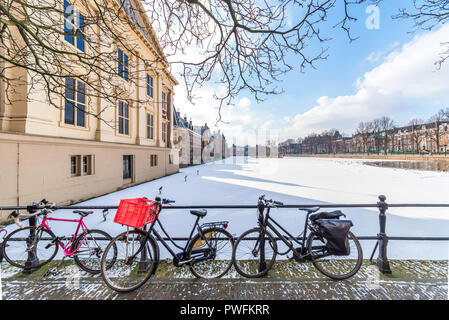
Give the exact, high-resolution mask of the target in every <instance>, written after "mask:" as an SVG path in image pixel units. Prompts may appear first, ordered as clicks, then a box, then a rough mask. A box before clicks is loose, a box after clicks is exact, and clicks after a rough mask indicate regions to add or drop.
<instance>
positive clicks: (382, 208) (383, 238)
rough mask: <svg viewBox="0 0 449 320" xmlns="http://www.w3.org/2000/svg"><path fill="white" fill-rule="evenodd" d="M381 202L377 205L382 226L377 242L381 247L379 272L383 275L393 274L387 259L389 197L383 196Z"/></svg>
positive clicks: (380, 197) (378, 259)
mask: <svg viewBox="0 0 449 320" xmlns="http://www.w3.org/2000/svg"><path fill="white" fill-rule="evenodd" d="M379 200H380V201H379V202H378V203H377V207H378V208H379V212H380V213H379V224H380V233H379V234H378V235H377V236H378V238H379V240H377V243H378V247H379V256H378V257H377V263H376V265H377V267H378V268H379V271H380V272H382V273H383V274H391V273H392V272H391V269H390V262H389V261H388V258H387V246H388V236H387V234H386V232H385V230H386V225H387V215H386V212H387V210H388V204H387V203H386V202H385V201H386V200H387V197H385V196H383V195H381V196H379Z"/></svg>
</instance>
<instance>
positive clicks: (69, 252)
mask: <svg viewBox="0 0 449 320" xmlns="http://www.w3.org/2000/svg"><path fill="white" fill-rule="evenodd" d="M47 221H63V222H77V223H78V226H77V228H76V232H75V235H74V236H73V239H72V240H69V241H68V242H67V244H66V245H64V243H62V242H61V241H60V240H58V241H57V243H58V245H59V246H60V247H61V249H62V250H63V251H64V255H65V256H66V257H71V256H73V255H74V254H75V253H76V252H77V251H78V249H79V248H80V247H81V245H82V244H83V243H84V241H85V240H86V239H83V241H82V242H81V243H80V244H79V246H78V248H73V245H74V240H76V239H77V238H78V232H79V231H80V229H82V230H83V233H84V234H85V233H86V231H87V226H86V224H85V223H84V222H83V218H81V219H80V220H72V219H56V218H47V217H44V219H43V220H42V223H41V226H42V227H44V228H45V229H46V230H47V231H48V232H50V234H51V235H52V236H53V237H55V238H57V236H56V235H55V234H54V233H53V231H51V228H50V226H49V225H48V224H47ZM80 234H81V233H80Z"/></svg>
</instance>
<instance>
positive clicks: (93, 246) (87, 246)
mask: <svg viewBox="0 0 449 320" xmlns="http://www.w3.org/2000/svg"><path fill="white" fill-rule="evenodd" d="M30 206H34V207H32V213H28V214H19V213H17V212H16V211H14V212H13V213H11V214H10V217H13V218H14V222H15V223H16V224H17V225H18V226H19V227H20V229H17V230H15V231H13V232H11V233H10V234H9V235H8V236H7V237H6V238H5V241H4V242H3V248H2V249H3V256H4V258H5V259H6V261H8V262H9V263H10V264H11V265H13V266H15V267H18V268H23V269H25V268H29V267H30V266H32V268H34V269H38V268H40V267H42V266H43V265H45V264H47V263H49V262H50V261H52V260H53V259H54V258H55V256H56V254H57V253H58V249H59V247H61V249H62V250H63V254H64V257H63V259H62V260H64V258H66V257H67V258H74V260H75V263H76V264H77V265H78V266H79V267H80V268H81V269H82V270H84V271H87V272H89V273H91V274H97V273H100V271H101V264H100V261H101V256H102V254H103V251H104V248H106V246H107V245H108V244H109V242H110V241H111V240H112V237H111V236H110V235H109V234H107V233H106V232H104V231H101V230H89V229H88V228H87V226H86V224H85V223H84V222H83V219H84V218H85V217H87V216H88V215H90V214H92V213H93V211H81V210H75V211H73V212H74V213H77V214H79V215H80V219H79V220H76V219H59V218H49V217H47V215H48V214H50V213H52V212H53V211H52V210H51V208H52V207H54V206H55V203H54V202H48V201H46V200H45V199H44V200H42V201H41V202H40V203H39V204H37V203H34V204H32V205H30ZM30 206H28V208H30ZM37 215H43V216H44V218H43V219H42V222H41V223H40V225H39V226H37V227H33V226H30V227H23V226H22V225H21V224H20V218H31V217H34V216H37ZM49 221H59V222H71V223H77V227H76V231H75V233H74V234H73V235H72V236H71V237H68V238H66V237H59V236H57V235H55V234H54V233H53V231H52V230H51V228H50V226H49V225H48V222H49ZM63 240H67V242H65V243H64V242H63ZM116 250H117V249H116V248H115V251H116ZM61 263H62V261H61ZM112 264H113V263H112ZM112 264H111V265H112Z"/></svg>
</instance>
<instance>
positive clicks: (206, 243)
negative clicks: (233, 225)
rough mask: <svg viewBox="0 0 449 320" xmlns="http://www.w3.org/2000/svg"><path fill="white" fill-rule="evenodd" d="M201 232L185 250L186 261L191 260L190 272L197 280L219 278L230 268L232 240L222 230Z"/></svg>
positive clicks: (230, 236) (212, 229)
mask: <svg viewBox="0 0 449 320" xmlns="http://www.w3.org/2000/svg"><path fill="white" fill-rule="evenodd" d="M202 232H203V234H202V235H200V234H197V235H196V236H195V237H194V238H193V239H192V241H191V243H190V246H189V249H188V250H187V252H188V253H187V259H193V261H192V262H191V265H190V271H191V272H192V273H193V274H194V275H195V277H197V278H203V279H214V278H221V277H222V276H224V275H225V274H226V273H227V272H228V271H229V269H230V268H231V267H232V251H233V249H234V238H233V237H232V235H231V234H230V233H229V232H227V231H226V230H225V229H222V228H210V229H206V230H203V231H202Z"/></svg>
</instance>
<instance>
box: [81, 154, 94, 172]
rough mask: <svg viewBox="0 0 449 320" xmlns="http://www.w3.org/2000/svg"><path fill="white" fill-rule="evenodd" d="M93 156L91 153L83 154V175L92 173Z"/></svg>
mask: <svg viewBox="0 0 449 320" xmlns="http://www.w3.org/2000/svg"><path fill="white" fill-rule="evenodd" d="M92 168H93V158H92V156H91V155H88V156H83V175H85V176H88V175H91V174H93V170H92Z"/></svg>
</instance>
